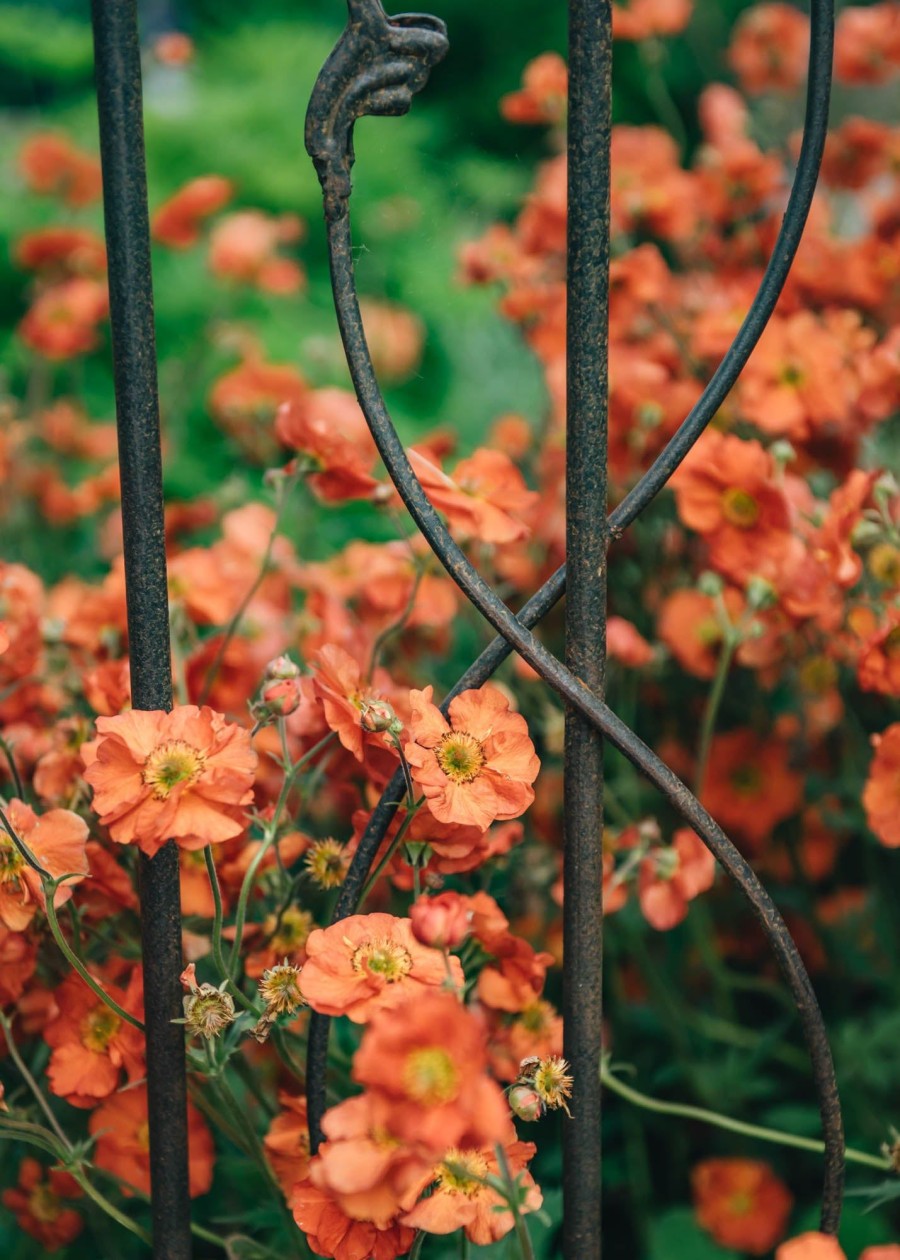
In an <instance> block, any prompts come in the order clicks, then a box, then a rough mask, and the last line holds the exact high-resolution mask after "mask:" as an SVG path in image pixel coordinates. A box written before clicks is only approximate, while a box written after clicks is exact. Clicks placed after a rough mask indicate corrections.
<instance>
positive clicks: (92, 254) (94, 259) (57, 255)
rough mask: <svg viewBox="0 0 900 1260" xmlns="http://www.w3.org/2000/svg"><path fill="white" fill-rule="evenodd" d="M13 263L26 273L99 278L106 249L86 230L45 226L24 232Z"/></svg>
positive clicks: (18, 243)
mask: <svg viewBox="0 0 900 1260" xmlns="http://www.w3.org/2000/svg"><path fill="white" fill-rule="evenodd" d="M15 260H16V263H17V264H18V265H19V266H20V267H24V268H25V269H26V270H28V271H40V272H42V273H47V272H49V273H51V274H53V275H55V276H58V277H59V276H66V275H102V274H103V272H104V271H105V270H106V246H105V245H104V244H103V241H102V240H101V239H100V237H99V236H98V235H97V234H96V232H91V231H89V229H87V228H74V227H48V228H40V229H39V230H38V231H37V232H28V233H27V234H26V235H25V236H22V237H20V238H19V240H18V242H17V243H16V250H15Z"/></svg>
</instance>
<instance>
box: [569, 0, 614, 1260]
mask: <svg viewBox="0 0 900 1260" xmlns="http://www.w3.org/2000/svg"><path fill="white" fill-rule="evenodd" d="M611 80H612V12H611V7H610V4H609V2H608V0H569V128H568V182H569V187H568V207H569V208H568V266H567V271H568V314H567V337H566V342H567V356H568V357H567V374H566V388H567V432H566V520H567V523H566V566H567V571H568V579H567V586H566V664H567V666H568V668H569V669H570V670H571V671H572V673H573V674H574V675H575V676H576V677H577V678H580V679H581V680H582V682H584V683H585V684H586V685H587V686H588V687H589V688H590V690H591V691H593V692H594V694H595V695H597V696H600V697H602V696H603V687H604V675H605V667H606V552H607V545H608V530H607V523H606V445H607V410H608V405H607V404H608V370H607V369H608V362H607V360H608V300H609V187H610V185H609V168H610V156H609V154H610V126H611V109H612V93H611ZM602 834H603V740H602V737H601V735H600V733H599V731H598V730H597V729H596V727H595V726H594V725H593V724H592V723H591V722H589V721H587V720H586V718H585V717H583V716H582V715H581V714H579V713H577V712H576V711H575V710H574V709H572V708H571V707H569V708H568V709H567V712H566V738H565V863H564V886H565V898H564V928H563V932H564V938H563V953H564V962H563V965H564V974H563V1017H564V1028H565V1032H564V1053H565V1056H566V1058H567V1059H568V1060H569V1063H570V1064H571V1067H572V1073H573V1076H574V1082H575V1083H574V1089H573V1094H572V1117H573V1118H572V1120H571V1121H567V1122H566V1124H565V1125H564V1126H563V1133H564V1138H563V1169H564V1171H563V1196H564V1200H563V1209H564V1211H563V1250H564V1254H565V1256H566V1260H599V1257H600V1254H601V1247H602V1243H601V1211H600V1193H601V1168H602V1160H601V1147H600V1079H599V1071H600V1038H601V1025H602V1011H603V997H602V975H603V971H602V948H603V897H602V887H603V853H602Z"/></svg>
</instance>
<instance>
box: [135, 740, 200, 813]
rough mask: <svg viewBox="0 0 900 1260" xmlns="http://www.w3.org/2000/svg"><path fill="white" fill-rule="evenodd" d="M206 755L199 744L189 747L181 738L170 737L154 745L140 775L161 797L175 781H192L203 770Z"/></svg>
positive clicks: (164, 797)
mask: <svg viewBox="0 0 900 1260" xmlns="http://www.w3.org/2000/svg"><path fill="white" fill-rule="evenodd" d="M205 765H206V758H205V757H204V755H203V753H202V752H200V750H199V748H192V747H191V745H190V744H186V743H185V742H184V740H183V739H170V740H168V742H167V743H165V744H160V745H159V747H158V748H154V749H153V752H152V753H151V754H150V756H149V757H148V758H147V760H146V761H145V762H144V769H143V772H142V775H141V777H142V778H143V780H144V782H145V783H146V784H147V786H148V787H149V788H152V789H153V795H154V796H155V797H156V798H157V799H158V800H161V801H164V800H165V799H166V797H167V796H168V795H169V793H170V792H171V791H172V788H173V787H175V786H176V784H178V783H195V782H196V781H197V779H199V778H200V775H201V774H202V773H203V767H204V766H205Z"/></svg>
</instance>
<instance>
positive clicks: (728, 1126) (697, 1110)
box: [600, 1063, 891, 1172]
mask: <svg viewBox="0 0 900 1260" xmlns="http://www.w3.org/2000/svg"><path fill="white" fill-rule="evenodd" d="M600 1080H601V1082H602V1083H603V1084H604V1085H605V1086H606V1088H607V1089H610V1090H612V1092H613V1093H614V1094H618V1095H619V1097H620V1098H624V1100H625V1101H626V1102H630V1103H632V1104H633V1105H634V1106H635V1107H641V1108H642V1109H643V1110H644V1111H653V1112H656V1113H658V1114H659V1115H662V1116H678V1117H680V1118H681V1119H683V1120H699V1121H701V1122H702V1123H704V1124H711V1125H713V1126H714V1127H715V1128H717V1129H725V1130H727V1131H728V1132H729V1133H739V1134H741V1136H742V1137H749V1138H756V1139H758V1140H759V1141H760V1142H773V1143H775V1144H776V1145H778V1146H790V1147H793V1148H795V1149H796V1150H800V1151H813V1152H814V1153H815V1154H817V1155H822V1154H824V1152H825V1143H824V1142H822V1141H821V1140H820V1139H819V1138H805V1137H799V1136H798V1135H797V1134H796V1133H785V1132H784V1131H783V1130H781V1129H767V1128H764V1127H763V1126H762V1125H758V1124H746V1123H745V1122H744V1121H743V1120H735V1119H734V1118H733V1117H732V1116H724V1115H722V1114H721V1113H720V1112H718V1111H708V1110H707V1109H706V1108H705V1107H693V1106H691V1105H690V1104H689V1103H673V1102H663V1101H662V1100H661V1099H659V1098H651V1097H649V1095H647V1094H642V1093H641V1092H640V1091H639V1090H636V1089H632V1088H631V1086H630V1085H626V1084H625V1082H624V1081H622V1080H621V1079H620V1077H618V1076H615V1075H614V1074H613V1072H612V1071H611V1070H610V1068H609V1066H608V1064H606V1063H604V1064H602V1065H601V1067H600ZM844 1156H845V1158H846V1159H847V1161H848V1162H849V1163H853V1164H865V1166H866V1167H867V1168H877V1169H879V1171H881V1172H890V1171H891V1162H890V1160H889V1159H885V1158H882V1157H880V1156H878V1155H869V1154H867V1152H865V1151H857V1150H853V1149H852V1148H851V1147H847V1148H846V1149H845V1151H844Z"/></svg>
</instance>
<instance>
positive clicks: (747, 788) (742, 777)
mask: <svg viewBox="0 0 900 1260" xmlns="http://www.w3.org/2000/svg"><path fill="white" fill-rule="evenodd" d="M730 779H731V786H732V787H733V788H734V790H735V791H736V792H737V793H738V795H739V796H757V795H758V794H759V791H760V789H761V788H762V775H761V773H760V772H759V770H758V769H757V768H756V766H738V768H737V769H736V770H733V771H732V773H731V775H730Z"/></svg>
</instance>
